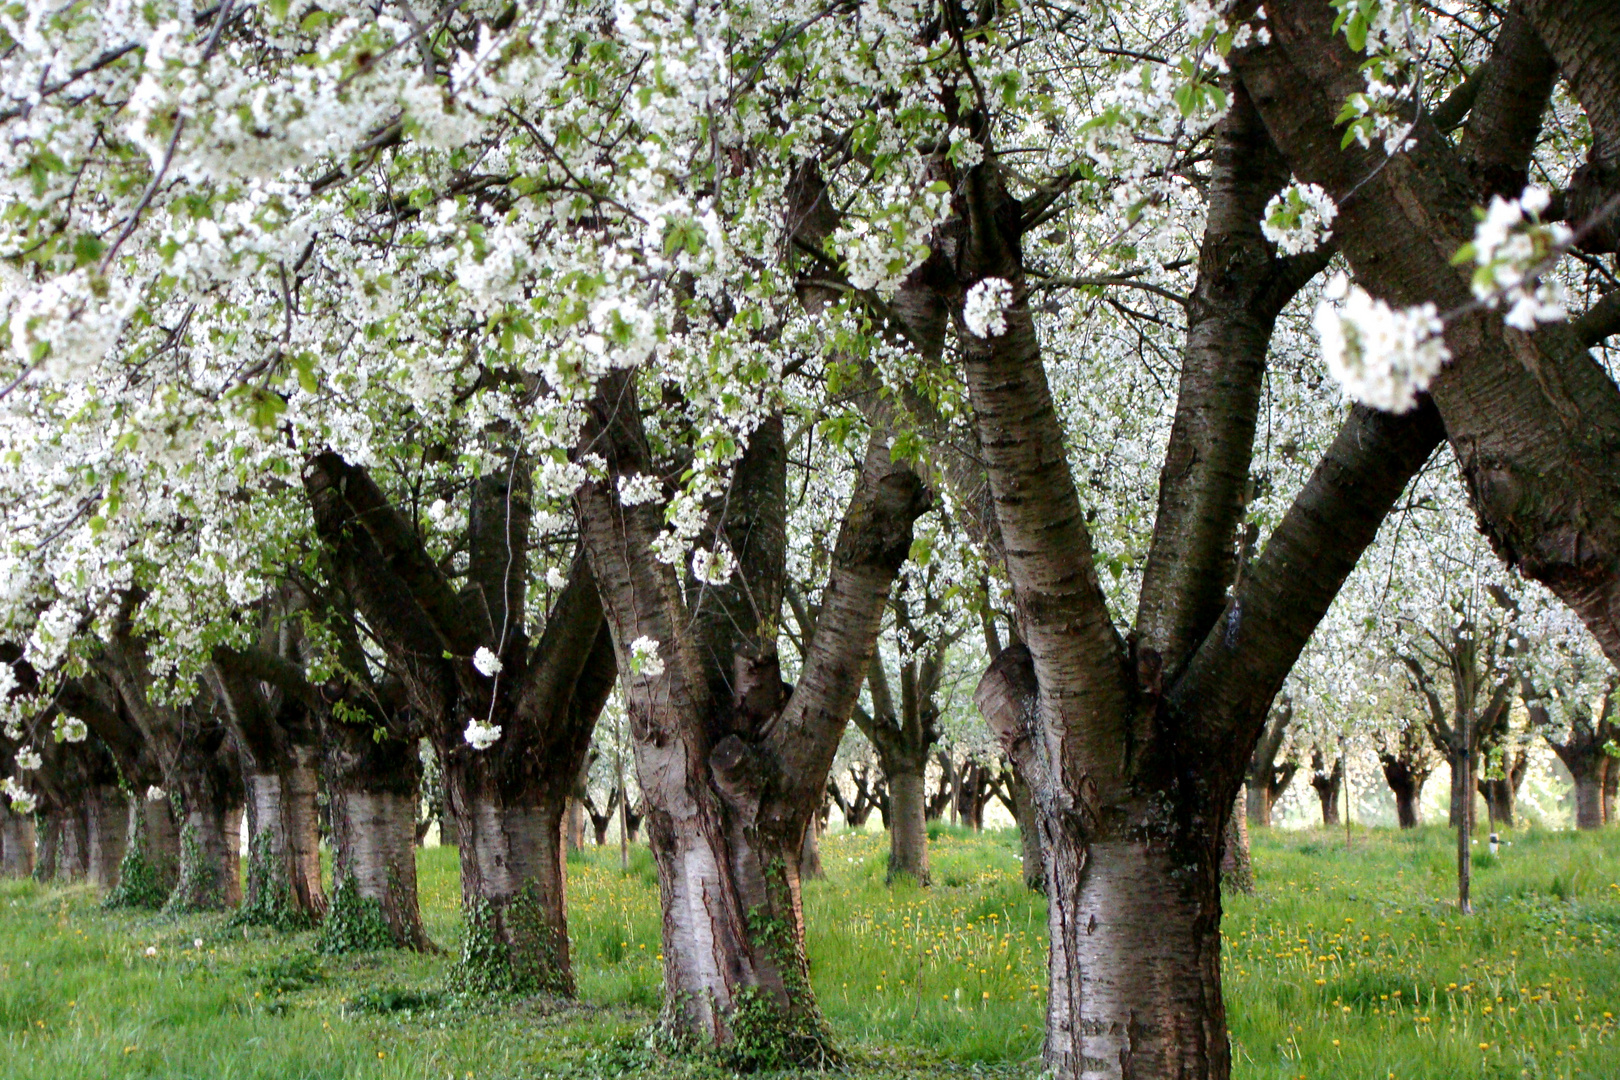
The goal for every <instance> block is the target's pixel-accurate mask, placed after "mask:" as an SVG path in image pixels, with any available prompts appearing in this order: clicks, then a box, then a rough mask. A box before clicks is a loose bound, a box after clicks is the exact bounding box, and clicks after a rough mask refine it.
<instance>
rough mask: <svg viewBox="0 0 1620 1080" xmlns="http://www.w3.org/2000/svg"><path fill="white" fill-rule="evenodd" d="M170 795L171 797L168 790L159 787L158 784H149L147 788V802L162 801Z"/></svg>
mask: <svg viewBox="0 0 1620 1080" xmlns="http://www.w3.org/2000/svg"><path fill="white" fill-rule="evenodd" d="M168 797H169V793H168V792H167V791H164V790H163V789H162V788H160V787H158V786H157V785H156V784H150V785H148V786H147V789H146V801H147V802H162V801H163V800H164V799H167V798H168Z"/></svg>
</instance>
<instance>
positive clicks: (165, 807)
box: [104, 795, 180, 909]
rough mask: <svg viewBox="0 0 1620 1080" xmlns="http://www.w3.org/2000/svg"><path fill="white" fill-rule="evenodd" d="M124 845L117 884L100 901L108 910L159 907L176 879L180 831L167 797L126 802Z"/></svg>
mask: <svg viewBox="0 0 1620 1080" xmlns="http://www.w3.org/2000/svg"><path fill="white" fill-rule="evenodd" d="M128 837H129V842H128V845H127V846H126V847H125V849H124V857H123V859H122V860H121V861H120V862H119V864H118V881H117V883H116V884H115V885H114V886H113V890H112V892H111V893H109V894H108V896H107V899H106V901H105V902H104V903H105V904H106V906H107V907H112V908H124V907H131V908H148V909H155V908H160V907H162V906H163V902H164V901H165V900H167V899H168V897H169V894H170V893H171V892H173V891H174V886H175V883H176V882H177V881H178V880H179V877H180V830H179V828H178V827H177V826H176V825H175V822H174V812H173V808H172V807H171V805H170V803H169V800H168V798H167V797H165V798H162V799H148V798H146V797H145V796H144V795H137V796H135V797H134V798H132V799H131V800H129V808H128Z"/></svg>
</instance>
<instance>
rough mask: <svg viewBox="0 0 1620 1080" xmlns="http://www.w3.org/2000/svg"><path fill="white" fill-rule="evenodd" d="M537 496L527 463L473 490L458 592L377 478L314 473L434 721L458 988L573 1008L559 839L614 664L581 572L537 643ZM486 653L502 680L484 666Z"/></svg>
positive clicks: (364, 590) (359, 584)
mask: <svg viewBox="0 0 1620 1080" xmlns="http://www.w3.org/2000/svg"><path fill="white" fill-rule="evenodd" d="M530 484H531V480H530V475H529V466H528V463H527V460H526V459H525V458H523V457H522V455H521V454H519V455H516V456H515V457H514V458H513V460H512V463H511V465H510V467H509V468H506V469H502V470H499V471H497V472H493V473H491V474H489V475H486V476H484V477H481V478H479V479H478V480H477V481H476V482H475V483H474V485H473V492H472V498H471V500H470V511H469V514H468V528H467V543H468V548H469V560H468V568H467V583H466V586H465V587H464V588H463V589H462V590H461V591H460V592H459V593H458V592H457V591H456V590H455V589H453V588H452V587H451V583H450V581H449V580H448V579H447V578H446V577H445V575H444V573H443V571H442V570H441V568H440V566H439V564H438V563H437V562H436V561H435V560H434V558H433V557H432V556H430V554H429V553H428V551H427V549H426V548H425V547H424V545H423V543H422V540H421V538H420V537H419V536H418V535H417V533H416V531H415V528H414V526H413V525H412V523H411V522H410V521H409V520H408V519H407V518H406V516H405V515H403V514H402V513H400V511H399V510H398V509H397V508H395V507H394V506H393V505H392V504H391V503H390V502H389V500H388V497H387V496H386V495H385V494H384V493H383V491H382V490H381V489H380V488H379V487H378V486H377V484H376V482H375V480H373V479H372V477H371V475H370V473H369V472H367V470H365V469H363V468H359V467H356V466H353V465H350V464H349V463H348V462H346V461H343V460H342V459H341V458H339V457H338V456H337V455H335V454H330V453H327V454H321V455H317V456H316V457H315V458H313V459H311V460H310V461H309V462H308V464H307V465H306V469H305V475H304V487H305V492H306V496H307V497H308V499H309V500H310V504H311V507H312V509H313V512H314V517H315V522H316V528H317V529H318V531H319V532H320V534H321V537H322V539H323V541H324V543H325V547H326V550H327V552H328V554H329V556H330V557H331V559H332V561H333V562H334V564H335V575H336V576H337V577H338V578H339V580H341V581H342V582H343V585H344V588H345V590H346V592H347V593H348V595H349V596H351V597H352V598H353V600H354V603H355V605H356V606H357V608H358V609H359V610H360V611H361V612H363V613H364V614H365V616H366V619H367V622H368V623H369V624H370V625H371V627H372V628H373V630H374V632H375V633H376V634H377V636H378V638H379V639H380V641H381V643H382V645H383V647H384V649H385V650H386V651H387V652H388V655H389V659H390V662H391V665H392V666H393V667H394V669H395V670H396V671H397V672H398V673H399V677H400V678H401V681H402V683H403V685H404V688H405V692H406V694H407V696H408V698H409V699H410V703H411V706H412V709H413V710H414V711H415V712H417V713H418V714H420V715H421V716H422V717H424V718H426V726H427V727H428V728H429V731H428V736H429V738H430V739H431V740H432V743H433V748H434V751H435V752H436V754H437V755H438V758H439V762H440V765H441V767H442V769H443V772H444V778H445V803H446V807H447V809H448V811H449V816H451V817H453V818H454V820H455V824H456V830H455V831H456V835H455V840H456V841H457V843H458V846H459V849H460V861H461V888H462V902H463V907H464V909H465V912H466V917H467V920H468V926H469V930H468V935H467V938H466V941H465V944H464V948H463V953H462V958H461V960H462V962H461V965H460V967H459V968H458V973H457V978H458V979H460V980H462V981H463V982H465V983H466V984H467V985H468V986H469V988H472V989H486V990H496V989H500V990H521V989H540V990H546V991H550V992H554V993H559V994H572V993H573V990H574V978H573V971H572V968H571V967H570V964H569V955H568V930H567V920H566V904H565V900H564V882H565V878H564V874H563V856H564V852H563V835H562V825H563V818H564V815H565V813H566V806H567V802H568V799H569V797H570V796H571V795H572V794H573V793H574V791H575V788H576V782H577V779H578V777H579V775H580V771H581V769H582V767H583V764H584V760H585V755H586V753H587V751H588V750H589V747H590V737H591V731H592V729H593V728H594V726H595V724H596V718H597V716H598V714H599V713H600V712H601V709H602V706H603V704H604V703H605V702H606V699H607V695H608V693H609V692H610V690H611V689H612V683H613V679H614V674H615V669H614V651H613V645H612V643H611V642H610V641H609V639H608V637H607V634H606V632H605V630H604V628H603V624H602V611H601V605H600V602H599V600H598V598H597V588H596V582H595V579H594V578H593V577H592V576H591V573H590V571H589V568H588V567H587V566H586V565H585V562H584V560H583V558H580V559H576V560H575V565H574V568H573V572H572V573H571V574H570V576H569V580H568V583H567V584H566V586H565V587H564V588H563V589H561V590H560V592H559V593H558V595H557V598H556V599H555V601H554V603H553V605H552V608H551V611H550V613H549V617H548V618H547V620H546V624H545V627H544V630H543V631H542V632H541V634H540V636H539V640H538V641H535V642H532V643H531V641H530V640H529V638H528V636H527V634H526V632H525V629H524V624H523V614H524V609H525V604H526V600H525V596H526V591H525V590H526V588H527V582H528V579H529V576H530V572H529V546H528V545H529V542H530V541H529V531H530V530H529V521H530V510H529V497H530ZM480 648H484V649H488V650H489V651H490V652H492V653H493V654H494V655H495V656H496V657H497V658H498V659H499V661H500V663H501V670H500V671H499V672H497V673H496V674H494V675H490V674H486V673H485V672H484V671H483V670H482V669H480V668H478V667H477V666H475V664H474V663H473V660H474V657H475V655H476V654H477V651H478V650H479V649H480ZM469 717H475V718H478V719H479V720H481V721H482V720H487V721H488V722H489V723H492V724H494V725H496V726H498V727H500V728H501V732H502V734H501V737H500V738H499V739H498V740H497V741H496V742H495V743H494V744H493V745H491V746H489V747H487V748H485V749H481V750H480V749H476V748H475V747H473V746H472V745H471V744H469V743H468V742H467V741H466V739H465V737H464V731H465V730H466V728H467V726H468V718H469Z"/></svg>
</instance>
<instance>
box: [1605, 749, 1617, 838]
mask: <svg viewBox="0 0 1620 1080" xmlns="http://www.w3.org/2000/svg"><path fill="white" fill-rule="evenodd" d="M1605 765H1606V767H1605V769H1604V771H1603V823H1604V824H1605V825H1613V824H1614V801H1615V792H1616V789H1620V761H1616V760H1615V759H1614V758H1609V759H1608V761H1607V762H1606V763H1605Z"/></svg>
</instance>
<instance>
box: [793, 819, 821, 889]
mask: <svg viewBox="0 0 1620 1080" xmlns="http://www.w3.org/2000/svg"><path fill="white" fill-rule="evenodd" d="M826 876H827V872H826V870H824V869H822V866H821V815H820V814H819V813H817V814H812V815H810V824H809V825H806V826H805V829H804V844H803V845H802V846H801V847H800V849H799V877H800V878H801V879H803V880H805V881H820V880H821V879H822V878H825V877H826Z"/></svg>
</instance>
